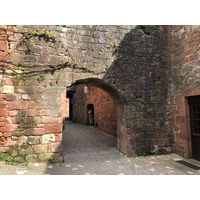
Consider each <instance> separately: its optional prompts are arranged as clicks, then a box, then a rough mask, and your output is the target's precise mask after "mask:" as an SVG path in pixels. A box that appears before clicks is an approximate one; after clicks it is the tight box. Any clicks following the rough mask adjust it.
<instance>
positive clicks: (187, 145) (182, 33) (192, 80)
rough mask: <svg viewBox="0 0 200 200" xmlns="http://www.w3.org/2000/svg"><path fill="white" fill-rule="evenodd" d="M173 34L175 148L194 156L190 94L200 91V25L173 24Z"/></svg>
mask: <svg viewBox="0 0 200 200" xmlns="http://www.w3.org/2000/svg"><path fill="white" fill-rule="evenodd" d="M170 37H171V40H170V41H171V42H170V44H169V47H170V50H171V67H170V71H169V81H170V84H169V104H170V106H171V111H172V112H171V115H170V121H171V122H172V124H171V126H172V127H173V132H174V136H175V143H174V151H175V152H176V153H178V154H180V155H182V156H185V157H191V156H192V150H191V131H190V123H189V121H190V116H189V106H188V97H190V96H196V95H200V90H199V87H200V81H199V76H200V70H199V59H200V45H199V41H200V26H170Z"/></svg>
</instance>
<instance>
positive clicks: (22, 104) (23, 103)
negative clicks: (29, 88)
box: [8, 101, 29, 110]
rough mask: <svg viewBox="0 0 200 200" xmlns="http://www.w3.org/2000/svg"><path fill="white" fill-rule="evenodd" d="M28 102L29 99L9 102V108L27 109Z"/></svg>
mask: <svg viewBox="0 0 200 200" xmlns="http://www.w3.org/2000/svg"><path fill="white" fill-rule="evenodd" d="M28 104H29V102H28V101H14V102H10V103H9V104H8V108H9V109H11V110H20V109H27V108H28Z"/></svg>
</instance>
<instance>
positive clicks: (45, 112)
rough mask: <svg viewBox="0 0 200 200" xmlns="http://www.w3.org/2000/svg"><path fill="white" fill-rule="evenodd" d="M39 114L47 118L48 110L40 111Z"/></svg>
mask: <svg viewBox="0 0 200 200" xmlns="http://www.w3.org/2000/svg"><path fill="white" fill-rule="evenodd" d="M40 113H41V115H42V116H49V114H50V110H41V111H40Z"/></svg>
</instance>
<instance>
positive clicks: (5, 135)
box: [3, 132, 11, 137]
mask: <svg viewBox="0 0 200 200" xmlns="http://www.w3.org/2000/svg"><path fill="white" fill-rule="evenodd" d="M10 136H11V133H10V132H6V133H4V134H3V137H10Z"/></svg>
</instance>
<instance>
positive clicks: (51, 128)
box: [45, 124, 62, 133]
mask: <svg viewBox="0 0 200 200" xmlns="http://www.w3.org/2000/svg"><path fill="white" fill-rule="evenodd" d="M45 130H46V133H60V132H62V124H46V125H45Z"/></svg>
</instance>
